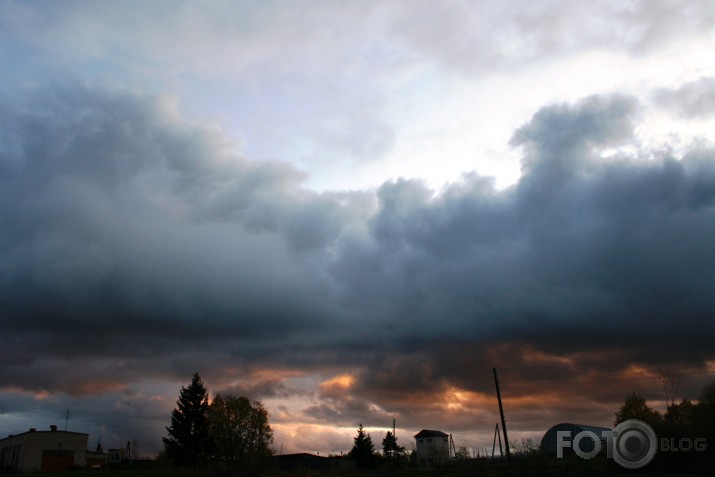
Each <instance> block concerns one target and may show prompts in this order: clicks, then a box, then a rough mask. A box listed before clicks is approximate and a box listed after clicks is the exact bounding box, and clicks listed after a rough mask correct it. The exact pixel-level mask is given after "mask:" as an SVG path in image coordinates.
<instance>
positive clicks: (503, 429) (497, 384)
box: [492, 368, 511, 464]
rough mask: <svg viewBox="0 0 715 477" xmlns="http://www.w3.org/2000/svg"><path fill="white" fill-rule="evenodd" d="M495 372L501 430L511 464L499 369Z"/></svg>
mask: <svg viewBox="0 0 715 477" xmlns="http://www.w3.org/2000/svg"><path fill="white" fill-rule="evenodd" d="M492 369H493V370H494V384H495V385H496V387H497V400H498V401H499V414H500V415H501V428H502V431H504V444H505V447H506V463H507V464H511V453H510V452H509V438H508V437H507V434H506V419H504V407H503V406H502V404H501V393H500V392H499V380H498V379H497V368H492Z"/></svg>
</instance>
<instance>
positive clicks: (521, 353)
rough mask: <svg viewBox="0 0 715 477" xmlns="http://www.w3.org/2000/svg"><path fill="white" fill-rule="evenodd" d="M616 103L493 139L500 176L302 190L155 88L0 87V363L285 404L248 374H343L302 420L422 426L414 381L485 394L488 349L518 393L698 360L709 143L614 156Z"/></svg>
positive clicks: (421, 397)
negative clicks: (502, 154)
mask: <svg viewBox="0 0 715 477" xmlns="http://www.w3.org/2000/svg"><path fill="white" fill-rule="evenodd" d="M639 114H640V111H639V107H638V104H636V103H635V101H634V100H633V99H631V98H628V97H622V96H609V97H591V98H587V99H584V100H582V101H580V102H578V103H576V104H572V105H555V106H550V107H546V108H544V109H542V110H541V111H539V112H537V113H536V114H535V115H534V116H533V118H532V119H531V120H530V121H529V122H528V123H526V124H525V125H523V126H522V127H521V128H519V129H518V130H517V131H516V132H515V133H514V136H513V139H512V144H513V145H514V146H515V147H519V148H521V151H522V153H523V161H522V166H523V173H524V174H523V176H522V178H521V180H520V181H519V182H518V183H517V184H515V185H514V186H512V187H510V188H508V189H505V190H498V189H496V188H495V186H494V183H493V181H492V180H491V179H489V178H484V177H480V176H478V175H477V174H474V173H472V174H466V175H465V176H464V177H463V178H462V180H461V181H460V182H458V183H454V184H451V185H449V186H447V187H446V188H444V189H443V190H441V191H439V192H435V191H432V190H430V189H429V188H427V187H426V186H425V185H424V184H423V183H421V182H419V181H415V180H402V179H401V180H396V181H393V182H388V183H385V184H383V185H382V186H381V187H380V188H379V189H378V190H377V191H376V192H374V193H373V192H370V191H364V192H350V193H347V192H345V193H340V192H335V193H323V194H318V193H315V192H312V191H309V190H306V189H304V188H303V187H302V186H301V181H302V180H303V179H304V177H303V174H302V173H301V172H300V171H298V170H296V169H294V168H292V167H290V166H287V165H284V164H280V163H270V162H256V161H251V160H249V159H247V158H245V157H242V156H241V155H240V154H238V153H237V152H236V150H235V149H236V148H235V146H234V145H233V144H231V143H230V142H228V141H227V140H226V138H225V137H224V135H223V134H222V133H221V132H220V130H218V129H217V127H216V126H215V125H212V124H208V123H192V122H189V121H187V120H185V119H182V118H181V117H180V115H179V114H178V113H177V111H176V108H175V107H174V106H172V104H171V102H170V101H168V100H166V99H162V98H156V97H150V96H142V95H137V94H134V93H129V92H125V91H114V90H107V89H96V88H86V87H79V86H65V87H55V88H49V89H47V90H46V91H44V92H42V93H39V92H38V93H37V95H36V96H35V97H34V99H32V100H26V99H23V106H18V104H17V103H13V102H8V101H5V103H4V104H3V105H2V107H1V109H0V125H1V127H0V131H2V135H3V136H2V139H3V140H2V144H3V148H2V165H0V183H1V184H0V210H2V211H3V212H2V215H1V216H0V222H1V227H0V255H1V256H0V307H1V309H2V325H3V347H2V350H0V356H1V357H2V363H3V364H2V366H0V378H2V382H3V383H11V384H10V389H13V390H17V389H21V390H26V391H31V392H37V393H44V392H52V391H63V392H65V393H67V394H71V395H73V396H83V395H97V394H100V395H101V394H106V393H110V394H111V393H118V394H121V393H126V392H130V391H131V386H130V384H129V383H132V382H134V381H136V380H137V379H139V378H140V377H141V378H144V379H149V378H151V377H156V378H157V379H159V377H161V376H171V377H176V378H178V379H179V380H181V379H183V378H184V377H185V376H187V375H189V374H190V373H191V372H193V371H195V370H197V369H200V370H203V369H205V370H206V371H205V372H204V371H202V373H203V374H202V375H204V374H205V377H206V378H207V379H208V380H209V381H210V380H212V379H214V380H215V381H216V382H219V383H224V384H221V386H222V387H220V388H217V389H212V391H216V390H225V391H228V392H236V393H252V394H255V395H256V396H252V397H253V398H260V397H268V398H272V397H281V398H283V397H288V396H299V395H300V396H303V397H305V396H309V394H306V391H305V389H298V388H294V387H291V386H290V385H288V384H286V383H285V380H284V378H283V377H281V376H282V375H276V376H273V377H271V376H268V377H261V375H256V376H258V377H255V376H254V377H251V372H252V371H254V370H259V369H260V368H261V367H274V368H275V367H281V368H283V369H288V370H290V369H300V370H302V371H304V372H309V371H310V370H312V371H315V372H318V373H320V372H321V369H324V368H325V367H326V366H328V365H329V366H331V369H336V368H339V367H341V366H345V367H346V369H350V370H352V371H351V373H352V375H353V378H354V382H351V384H350V385H349V386H346V387H343V388H341V387H337V388H321V391H320V392H318V393H317V394H315V395H314V396H313V397H312V399H314V401H313V403H312V404H311V405H310V407H309V408H307V409H306V410H305V415H306V416H309V417H310V418H311V419H316V420H318V421H320V422H340V423H343V424H349V423H350V422H351V421H353V420H354V421H359V420H360V416H361V415H364V414H369V415H371V416H373V417H375V416H377V417H375V419H376V420H383V418H384V419H387V416H388V413H389V412H399V413H400V415H401V416H409V415H412V416H423V417H425V418H427V417H429V416H431V418H434V417H435V416H437V413H438V411H439V409H437V408H435V407H434V405H433V404H432V401H431V400H433V399H434V395H435V393H437V394H439V393H449V392H450V389H452V387H454V386H456V387H458V388H460V389H464V390H468V391H470V392H474V393H477V395H488V394H489V393H491V385H492V382H491V376H490V370H491V367H492V366H496V367H499V368H500V369H502V370H504V372H505V374H506V375H507V376H508V377H509V378H510V379H509V380H508V381H510V382H511V388H510V391H511V392H512V394H511V396H513V397H518V396H522V397H523V396H528V394H529V393H530V392H531V393H533V389H534V388H533V386H534V384H533V383H534V382H535V381H534V380H536V381H538V380H542V381H543V382H546V381H548V380H553V379H555V378H556V377H558V378H559V379H562V380H569V379H573V380H575V381H574V382H577V381H578V380H579V379H581V380H582V379H583V377H588V376H594V375H598V373H604V372H612V373H613V372H619V371H622V372H627V371H628V369H629V366H631V365H633V364H634V363H636V364H641V365H644V366H650V367H651V368H653V367H655V366H659V365H671V366H675V367H679V366H680V367H682V366H698V365H701V364H702V363H703V362H704V361H705V360H708V359H712V358H713V354H712V344H711V342H710V341H711V339H710V337H711V336H713V331H715V330H713V326H714V325H713V322H712V320H711V316H712V315H713V312H715V298H714V297H713V295H712V293H711V291H712V289H713V286H715V271H714V270H715V268H713V267H712V263H714V262H715V252H714V251H713V248H712V243H715V157H714V152H713V151H712V150H709V149H703V148H700V149H692V151H691V152H690V153H688V154H687V155H685V156H684V157H671V156H668V155H662V154H661V155H658V154H654V153H650V152H649V151H640V152H639V153H638V154H630V155H629V154H626V153H623V152H613V151H618V147H619V146H621V145H630V144H631V143H633V142H634V140H633V136H632V131H633V127H634V126H635V125H636V124H637V120H638V116H639ZM224 368H225V369H224ZM229 368H230V369H229ZM97 376H101V377H102V378H101V379H98V378H97ZM240 378H244V380H243V381H240ZM594 382H596V383H598V380H597V379H596V380H595V381H594ZM226 383H232V384H226ZM578 389H580V391H578V392H577V394H579V393H580V394H579V395H581V396H582V397H584V398H585V397H586V396H587V393H588V392H589V391H590V390H592V389H593V390H594V392H601V393H602V394H603V396H604V398H608V399H611V398H614V396H615V394H617V392H616V391H608V392H606V391H604V390H603V389H601V390H600V391H599V387H598V385H597V384H594V385H593V387H592V386H591V385H590V384H587V383H585V382H584V383H583V384H582V385H581V386H580V387H579V388H578ZM609 389H610V388H609ZM619 389H620V388H619ZM604 393H605V394H604ZM374 403H379V407H375V406H374ZM562 404H563V403H562ZM564 405H565V404H564ZM576 408H577V407H574V409H576ZM579 409H580V408H579ZM470 419H472V420H471V421H469V422H470V423H471V424H474V423H476V422H482V421H483V420H484V419H487V418H486V417H484V416H483V415H481V414H479V413H475V414H473V415H472V417H471V418H470ZM520 419H522V422H524V423H525V425H530V424H528V422H530V421H529V419H531V418H530V417H529V416H528V415H526V414H524V415H523V416H522V417H521V418H520ZM321 420H322V421H321ZM416 422H417V421H415V423H416ZM471 424H470V425H471ZM415 425H417V424H415ZM454 425H455V426H457V425H458V423H457V421H455V424H454Z"/></svg>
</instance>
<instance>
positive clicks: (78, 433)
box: [0, 427, 89, 441]
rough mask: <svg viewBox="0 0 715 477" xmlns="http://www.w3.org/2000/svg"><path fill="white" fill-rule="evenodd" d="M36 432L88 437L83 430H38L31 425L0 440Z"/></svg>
mask: <svg viewBox="0 0 715 477" xmlns="http://www.w3.org/2000/svg"><path fill="white" fill-rule="evenodd" d="M36 434H64V435H67V434H73V435H79V436H87V437H89V434H87V433H84V432H73V431H59V430H57V431H38V430H36V429H35V428H34V427H33V428H31V429H30V430H28V431H25V432H21V433H20V434H10V435H8V436H7V437H3V438H2V439H0V441H4V440H5V439H14V438H16V437H23V436H27V435H36Z"/></svg>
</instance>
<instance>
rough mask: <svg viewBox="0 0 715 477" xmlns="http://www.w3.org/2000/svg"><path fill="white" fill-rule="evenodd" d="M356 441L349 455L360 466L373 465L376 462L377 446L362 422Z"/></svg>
mask: <svg viewBox="0 0 715 477" xmlns="http://www.w3.org/2000/svg"><path fill="white" fill-rule="evenodd" d="M354 441H355V442H354V444H353V448H352V449H351V450H350V453H349V454H348V455H349V456H350V457H352V458H353V459H354V460H355V464H356V465H357V466H358V467H363V468H364V467H372V466H373V465H374V464H375V446H374V445H373V443H372V438H371V437H370V434H368V433H366V432H365V430H364V429H363V427H362V423H360V428H359V429H358V433H357V436H355V438H354Z"/></svg>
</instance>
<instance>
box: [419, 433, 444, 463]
mask: <svg viewBox="0 0 715 477" xmlns="http://www.w3.org/2000/svg"><path fill="white" fill-rule="evenodd" d="M415 441H416V446H415V449H416V451H417V462H418V463H419V464H420V465H439V464H444V463H445V462H447V460H448V459H449V434H445V433H444V432H442V431H434V430H429V429H423V430H421V431H420V432H418V433H417V434H415Z"/></svg>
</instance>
